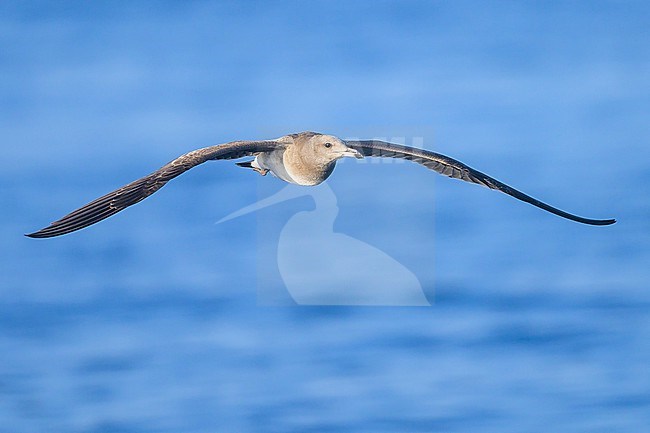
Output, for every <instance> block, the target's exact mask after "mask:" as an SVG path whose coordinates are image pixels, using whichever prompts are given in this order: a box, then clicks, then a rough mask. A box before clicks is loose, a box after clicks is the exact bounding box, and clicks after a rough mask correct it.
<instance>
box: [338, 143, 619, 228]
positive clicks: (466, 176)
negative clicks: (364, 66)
mask: <svg viewBox="0 0 650 433" xmlns="http://www.w3.org/2000/svg"><path fill="white" fill-rule="evenodd" d="M346 144H347V145H348V146H349V147H351V148H353V149H356V150H357V151H359V152H360V153H361V154H362V155H364V156H370V157H385V158H402V159H408V160H411V161H413V162H416V163H418V164H420V165H423V166H425V167H426V168H428V169H430V170H433V171H436V172H438V173H440V174H442V175H445V176H449V177H452V178H455V179H460V180H464V181H466V182H471V183H476V184H479V185H483V186H486V187H488V188H490V189H494V190H497V191H501V192H503V193H505V194H508V195H510V196H512V197H514V198H516V199H518V200H521V201H524V202H526V203H529V204H532V205H533V206H536V207H538V208H540V209H543V210H545V211H547V212H550V213H552V214H555V215H558V216H560V217H562V218H566V219H569V220H572V221H576V222H579V223H583V224H590V225H598V226H602V225H610V224H614V223H615V222H616V220H615V219H592V218H584V217H581V216H578V215H574V214H571V213H569V212H565V211H563V210H561V209H558V208H556V207H553V206H551V205H549V204H547V203H544V202H542V201H540V200H537V199H536V198H533V197H531V196H529V195H528V194H525V193H523V192H521V191H519V190H517V189H515V188H513V187H511V186H509V185H506V184H505V183H503V182H501V181H498V180H496V179H495V178H493V177H491V176H488V175H487V174H485V173H482V172H480V171H478V170H475V169H473V168H471V167H470V166H468V165H465V164H463V163H462V162H460V161H458V160H455V159H453V158H450V157H448V156H445V155H442V154H439V153H435V152H430V151H428V150H424V149H418V148H414V147H409V146H403V145H399V144H393V143H387V142H384V141H379V140H354V141H352V140H351V141H346Z"/></svg>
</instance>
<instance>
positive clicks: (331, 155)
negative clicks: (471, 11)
mask: <svg viewBox="0 0 650 433" xmlns="http://www.w3.org/2000/svg"><path fill="white" fill-rule="evenodd" d="M246 156H255V159H252V160H249V161H244V162H238V163H237V165H239V166H241V167H248V168H251V169H253V170H255V171H257V172H258V173H260V174H261V175H266V174H267V173H268V172H271V173H273V174H274V175H275V176H276V177H278V178H280V179H282V180H284V181H286V182H289V183H294V184H298V185H305V186H313V185H318V184H320V183H321V182H323V181H324V180H325V179H327V178H328V177H329V175H330V174H332V171H333V170H334V166H335V165H336V161H337V160H339V159H341V158H343V157H346V156H348V157H355V158H363V157H366V156H367V157H385V158H401V159H406V160H409V161H413V162H416V163H418V164H420V165H423V166H425V167H426V168H428V169H430V170H433V171H436V172H438V173H440V174H443V175H445V176H449V177H452V178H455V179H461V180H464V181H467V182H471V183H476V184H479V185H483V186H486V187H488V188H490V189H495V190H498V191H501V192H504V193H506V194H508V195H510V196H512V197H515V198H517V199H519V200H522V201H525V202H527V203H530V204H532V205H533V206H537V207H538V208H541V209H544V210H545V211H548V212H551V213H553V214H555V215H559V216H561V217H563V218H567V219H570V220H573V221H577V222H579V223H583V224H591V225H609V224H613V223H615V222H616V220H615V219H604V220H601V219H591V218H583V217H580V216H577V215H573V214H570V213H568V212H565V211H563V210H560V209H557V208H555V207H553V206H550V205H548V204H546V203H543V202H541V201H539V200H537V199H534V198H533V197H531V196H529V195H527V194H524V193H523V192H521V191H518V190H516V189H514V188H512V187H511V186H508V185H506V184H504V183H502V182H500V181H498V180H496V179H494V178H493V177H490V176H488V175H487V174H485V173H481V172H480V171H478V170H475V169H473V168H471V167H469V166H467V165H465V164H463V163H462V162H460V161H457V160H455V159H453V158H450V157H448V156H445V155H441V154H439V153H434V152H430V151H427V150H423V149H418V148H414V147H408V146H402V145H399V144H393V143H387V142H384V141H378V140H348V141H344V140H341V139H340V138H337V137H335V136H333V135H325V134H319V133H316V132H301V133H298V134H290V135H285V136H284V137H280V138H278V139H275V140H264V141H232V142H230V143H225V144H218V145H215V146H209V147H204V148H202V149H197V150H193V151H191V152H189V153H186V154H185V155H182V156H180V157H178V158H176V159H174V160H173V161H171V162H169V163H167V164H165V165H163V166H162V167H161V168H159V169H158V170H156V171H154V172H153V173H151V174H149V175H147V176H145V177H143V178H141V179H138V180H135V181H133V182H131V183H129V184H127V185H124V186H123V187H121V188H119V189H117V190H115V191H113V192H110V193H108V194H106V195H104V196H102V197H99V198H98V199H96V200H93V201H91V202H90V203H88V204H87V205H85V206H83V207H81V208H79V209H77V210H75V211H73V212H71V213H70V214H68V215H66V216H64V217H63V218H61V219H60V220H58V221H55V222H53V223H52V224H50V225H49V226H48V227H45V228H44V229H42V230H39V231H37V232H34V233H30V234H27V235H26V236H29V237H31V238H49V237H53V236H59V235H63V234H66V233H70V232H73V231H76V230H79V229H82V228H84V227H87V226H89V225H91V224H95V223H96V222H99V221H101V220H103V219H104V218H108V217H109V216H111V215H114V214H116V213H117V212H119V211H121V210H123V209H125V208H127V207H129V206H131V205H133V204H135V203H137V202H139V201H141V200H143V199H145V198H147V197H148V196H150V195H151V194H153V193H154V192H156V191H158V190H159V189H160V188H162V187H163V185H165V184H166V183H167V182H168V181H170V180H171V179H173V178H175V177H176V176H179V175H181V174H183V173H184V172H186V171H187V170H189V169H191V168H192V167H195V166H197V165H199V164H202V163H204V162H206V161H210V160H217V159H238V158H243V157H246Z"/></svg>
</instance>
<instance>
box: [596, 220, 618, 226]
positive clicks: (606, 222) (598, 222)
mask: <svg viewBox="0 0 650 433" xmlns="http://www.w3.org/2000/svg"><path fill="white" fill-rule="evenodd" d="M614 223H616V219H614V218H612V219H608V220H595V221H594V224H593V225H596V226H609V225H612V224H614Z"/></svg>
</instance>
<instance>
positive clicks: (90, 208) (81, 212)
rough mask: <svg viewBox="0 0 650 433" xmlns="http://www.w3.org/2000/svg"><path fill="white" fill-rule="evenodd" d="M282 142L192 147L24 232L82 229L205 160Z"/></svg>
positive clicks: (40, 235) (246, 153) (52, 233)
mask: <svg viewBox="0 0 650 433" xmlns="http://www.w3.org/2000/svg"><path fill="white" fill-rule="evenodd" d="M279 146H283V144H282V143H280V142H278V141H233V142H230V143H226V144H219V145H216V146H209V147H204V148H202V149H197V150H193V151H192V152H188V153H186V154H185V155H182V156H179V157H178V158H176V159H175V160H173V161H171V162H169V163H167V164H165V165H164V166H162V167H160V168H159V169H158V170H156V171H154V172H153V173H151V174H149V175H147V176H145V177H143V178H141V179H138V180H135V181H133V182H131V183H129V184H128V185H124V186H123V187H122V188H119V189H116V190H115V191H113V192H109V193H108V194H106V195H104V196H102V197H99V198H98V199H96V200H93V201H91V202H90V203H88V204H87V205H85V206H83V207H81V208H79V209H77V210H75V211H73V212H71V213H69V214H68V215H66V216H64V217H63V218H61V219H60V220H58V221H55V222H53V223H52V224H50V225H49V226H48V227H46V228H44V229H42V230H39V231H37V232H34V233H30V234H27V235H25V236H29V237H30V238H50V237H53V236H59V235H63V234H66V233H70V232H73V231H76V230H79V229H82V228H84V227H87V226H89V225H91V224H95V223H96V222H99V221H101V220H103V219H104V218H108V217H109V216H111V215H114V214H116V213H118V212H119V211H121V210H123V209H125V208H127V207H129V206H131V205H133V204H136V203H137V202H139V201H141V200H144V199H145V198H147V197H149V196H150V195H151V194H153V193H154V192H156V191H158V190H159V189H160V188H162V187H163V186H164V185H165V184H166V183H167V182H169V181H170V180H172V179H173V178H175V177H176V176H179V175H181V174H183V173H185V172H186V171H187V170H189V169H191V168H192V167H196V166H197V165H199V164H202V163H204V162H206V161H209V160H213V159H236V158H241V157H244V156H250V155H255V154H257V153H260V152H267V151H271V150H274V149H277V148H278V147H279Z"/></svg>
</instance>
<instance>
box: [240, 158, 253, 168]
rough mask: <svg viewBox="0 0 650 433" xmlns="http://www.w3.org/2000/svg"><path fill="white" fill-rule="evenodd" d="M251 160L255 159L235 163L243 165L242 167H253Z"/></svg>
mask: <svg viewBox="0 0 650 433" xmlns="http://www.w3.org/2000/svg"><path fill="white" fill-rule="evenodd" d="M253 161H255V160H254V159H251V160H250V161H242V162H236V163H235V164H237V165H238V166H240V167H244V168H255V167H253Z"/></svg>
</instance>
